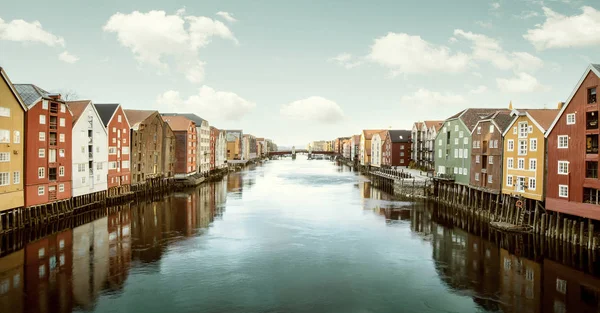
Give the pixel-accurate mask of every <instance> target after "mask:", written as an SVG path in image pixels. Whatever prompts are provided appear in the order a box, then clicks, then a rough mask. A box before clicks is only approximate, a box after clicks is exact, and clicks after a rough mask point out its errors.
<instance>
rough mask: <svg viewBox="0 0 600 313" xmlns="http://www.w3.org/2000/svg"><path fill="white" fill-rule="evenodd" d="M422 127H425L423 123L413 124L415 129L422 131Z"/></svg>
mask: <svg viewBox="0 0 600 313" xmlns="http://www.w3.org/2000/svg"><path fill="white" fill-rule="evenodd" d="M421 127H423V122H415V123H414V124H413V128H416V129H421Z"/></svg>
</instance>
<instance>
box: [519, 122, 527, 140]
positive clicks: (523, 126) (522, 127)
mask: <svg viewBox="0 0 600 313" xmlns="http://www.w3.org/2000/svg"><path fill="white" fill-rule="evenodd" d="M528 134H529V125H527V122H519V138H527V135H528Z"/></svg>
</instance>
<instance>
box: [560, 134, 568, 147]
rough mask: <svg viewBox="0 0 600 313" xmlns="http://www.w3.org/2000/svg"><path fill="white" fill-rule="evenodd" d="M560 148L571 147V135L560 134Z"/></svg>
mask: <svg viewBox="0 0 600 313" xmlns="http://www.w3.org/2000/svg"><path fill="white" fill-rule="evenodd" d="M558 148H559V149H567V148H569V136H564V135H561V136H558Z"/></svg>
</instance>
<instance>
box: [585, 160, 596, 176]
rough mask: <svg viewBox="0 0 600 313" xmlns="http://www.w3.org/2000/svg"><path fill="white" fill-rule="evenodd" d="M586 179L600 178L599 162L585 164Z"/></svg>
mask: <svg viewBox="0 0 600 313" xmlns="http://www.w3.org/2000/svg"><path fill="white" fill-rule="evenodd" d="M585 178H596V179H597V178H598V162H595V161H587V162H585Z"/></svg>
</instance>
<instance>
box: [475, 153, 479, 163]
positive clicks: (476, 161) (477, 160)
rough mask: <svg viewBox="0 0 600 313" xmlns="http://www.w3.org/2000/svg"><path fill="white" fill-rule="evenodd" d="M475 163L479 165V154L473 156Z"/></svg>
mask: <svg viewBox="0 0 600 313" xmlns="http://www.w3.org/2000/svg"><path fill="white" fill-rule="evenodd" d="M475 163H479V154H478V155H476V156H475Z"/></svg>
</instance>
